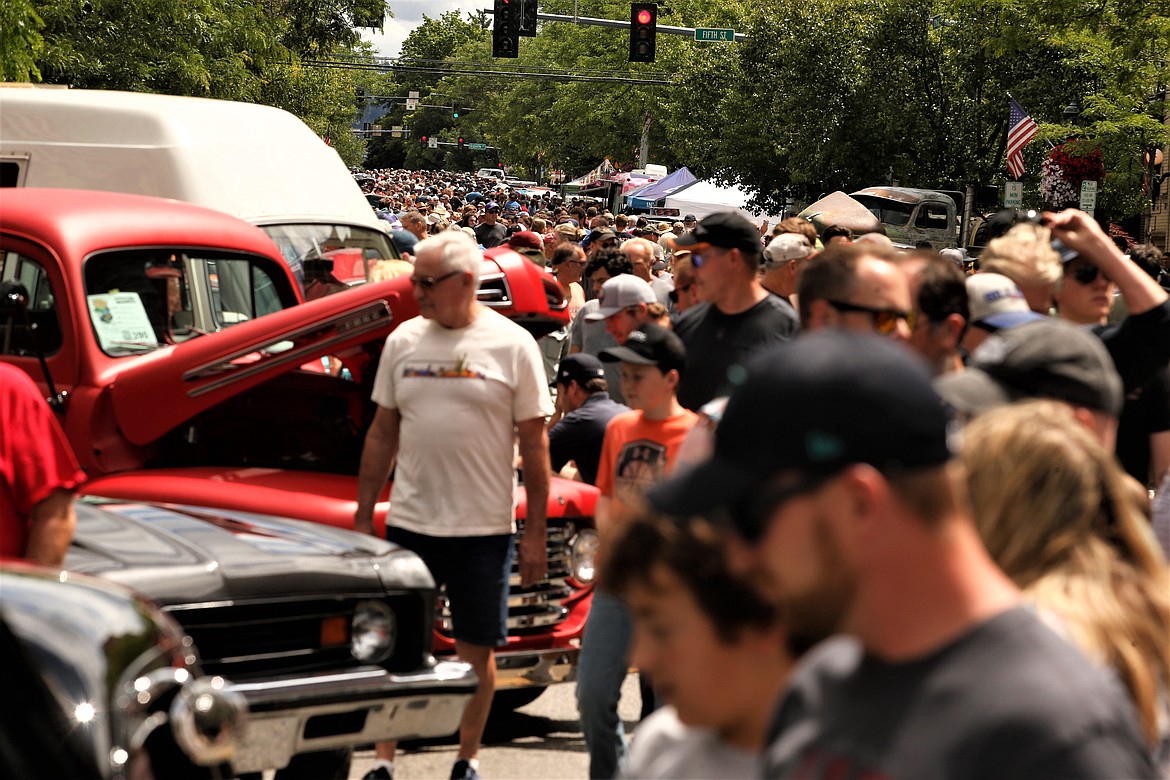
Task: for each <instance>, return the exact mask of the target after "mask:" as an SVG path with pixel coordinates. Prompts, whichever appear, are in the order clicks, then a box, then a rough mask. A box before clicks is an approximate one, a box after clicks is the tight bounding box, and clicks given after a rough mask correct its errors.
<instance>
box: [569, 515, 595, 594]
mask: <svg viewBox="0 0 1170 780" xmlns="http://www.w3.org/2000/svg"><path fill="white" fill-rule="evenodd" d="M599 544H600V540H599V538H598V536H597V531H594V530H593V529H592V528H582V529H581V530H580V531H578V532H577V533H576V534H574V535H573V538H572V539H570V540H569V574H570V575H571V576H572V577H573V579H575V580H576V581H577V582H579V583H581V584H582V585H589V584H591V583H592V582H593V579H594V578H595V577H596V576H597V567H596V565H595V562H596V560H597V548H598V546H599Z"/></svg>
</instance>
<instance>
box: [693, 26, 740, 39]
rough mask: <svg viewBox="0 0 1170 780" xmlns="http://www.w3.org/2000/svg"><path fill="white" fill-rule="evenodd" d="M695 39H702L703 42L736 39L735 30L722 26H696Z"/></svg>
mask: <svg viewBox="0 0 1170 780" xmlns="http://www.w3.org/2000/svg"><path fill="white" fill-rule="evenodd" d="M695 40H696V41H702V42H703V43H707V42H709V41H727V42H728V43H731V42H733V41H734V40H735V30H730V29H724V28H720V27H696V28H695Z"/></svg>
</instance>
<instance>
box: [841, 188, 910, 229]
mask: <svg viewBox="0 0 1170 780" xmlns="http://www.w3.org/2000/svg"><path fill="white" fill-rule="evenodd" d="M853 199H854V200H856V201H857V202H858V203H861V204H862V205H863V206H865V207H866V208H867V209H869V210H870V213H872V214H873V215H874V216H875V217H877V218H878V221H879V222H881V223H882V224H885V225H897V226H900V225H905V224H906V223H907V222H909V221H910V213H911V212H912V211H914V206H913V205H912V204H909V203H899V202H898V201H896V200H886V199H885V198H875V197H873V196H872V195H853Z"/></svg>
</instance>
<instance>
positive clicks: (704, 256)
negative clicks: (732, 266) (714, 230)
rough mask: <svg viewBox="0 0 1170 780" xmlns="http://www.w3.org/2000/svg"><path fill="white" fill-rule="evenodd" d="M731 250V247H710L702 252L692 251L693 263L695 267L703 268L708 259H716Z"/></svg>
mask: <svg viewBox="0 0 1170 780" xmlns="http://www.w3.org/2000/svg"><path fill="white" fill-rule="evenodd" d="M730 251H731V250H730V249H719V248H717V247H708V248H706V249H704V250H703V251H702V252H691V265H692V266H694V267H695V268H702V267H703V263H705V262H707V261H708V260H714V259H715V258H716V257H720V256H722V255H725V254H727V253H728V252H730Z"/></svg>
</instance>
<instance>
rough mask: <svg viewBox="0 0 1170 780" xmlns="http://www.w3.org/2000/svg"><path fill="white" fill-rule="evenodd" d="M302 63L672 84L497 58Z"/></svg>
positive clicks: (654, 77) (658, 77)
mask: <svg viewBox="0 0 1170 780" xmlns="http://www.w3.org/2000/svg"><path fill="white" fill-rule="evenodd" d="M302 64H303V65H305V66H307V67H314V68H332V69H336V70H372V71H378V72H385V71H402V72H410V73H433V74H435V75H438V76H495V77H500V76H503V77H508V78H527V79H547V80H550V81H592V82H607V83H611V84H637V85H643V86H670V85H671V84H673V83H674V82H672V81H671V80H670V79H669V78H667V77H666V74H647V76H645V77H642V76H632V75H630V74H629V73H628V72H626V71H619V70H570V69H567V68H546V67H540V66H536V65H504V64H500V63H497V62H491V63H483V62H454V61H449V60H417V59H404V58H397V59H395V58H393V57H372V58H371V57H353V58H347V57H344V56H337V57H333V58H330V59H327V60H308V61H306V62H304V63H302Z"/></svg>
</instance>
